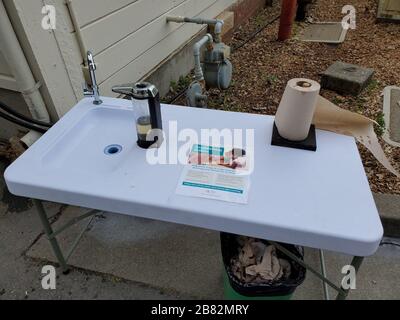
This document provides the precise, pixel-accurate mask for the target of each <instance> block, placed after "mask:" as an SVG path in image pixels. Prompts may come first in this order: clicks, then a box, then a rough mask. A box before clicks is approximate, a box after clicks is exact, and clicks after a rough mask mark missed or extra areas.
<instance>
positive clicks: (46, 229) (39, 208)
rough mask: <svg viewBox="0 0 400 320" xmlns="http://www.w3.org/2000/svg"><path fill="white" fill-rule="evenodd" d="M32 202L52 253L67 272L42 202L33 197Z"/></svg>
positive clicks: (66, 266)
mask: <svg viewBox="0 0 400 320" xmlns="http://www.w3.org/2000/svg"><path fill="white" fill-rule="evenodd" d="M33 203H34V205H35V206H36V209H37V211H38V214H39V217H40V220H41V221H42V225H43V230H44V232H45V234H46V236H47V239H48V240H49V241H50V244H51V247H52V249H53V251H54V254H55V256H56V258H57V260H58V263H59V264H60V267H61V269H62V271H63V273H64V274H67V273H68V272H69V267H68V265H67V262H66V260H65V258H64V255H63V253H62V251H61V248H60V245H59V244H58V241H57V239H56V238H55V237H53V229H52V227H51V225H50V222H49V220H48V219H47V215H46V211H45V209H44V207H43V204H42V202H41V201H39V200H35V199H34V200H33Z"/></svg>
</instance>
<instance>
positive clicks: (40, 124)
mask: <svg viewBox="0 0 400 320" xmlns="http://www.w3.org/2000/svg"><path fill="white" fill-rule="evenodd" d="M0 108H1V109H3V110H4V111H6V112H8V113H10V114H12V115H13V116H14V117H16V118H18V119H20V120H23V121H26V122H28V123H31V124H33V125H38V126H41V127H47V128H50V127H52V126H53V124H51V123H46V122H43V121H39V120H35V119H32V118H29V117H27V116H25V115H23V114H21V113H19V112H17V111H15V110H14V109H12V108H10V107H9V106H7V105H6V104H4V103H2V102H1V101H0Z"/></svg>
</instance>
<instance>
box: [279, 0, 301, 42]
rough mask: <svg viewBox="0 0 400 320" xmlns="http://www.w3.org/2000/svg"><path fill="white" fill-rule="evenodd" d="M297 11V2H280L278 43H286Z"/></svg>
mask: <svg viewBox="0 0 400 320" xmlns="http://www.w3.org/2000/svg"><path fill="white" fill-rule="evenodd" d="M296 11H297V0H282V11H281V22H280V26H279V34H278V40H279V41H286V40H287V39H289V38H290V36H291V34H292V28H293V22H294V18H295V16H296Z"/></svg>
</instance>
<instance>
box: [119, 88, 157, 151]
mask: <svg viewBox="0 0 400 320" xmlns="http://www.w3.org/2000/svg"><path fill="white" fill-rule="evenodd" d="M112 91H113V92H115V93H119V94H123V95H125V96H129V97H131V99H132V100H147V102H148V104H147V106H146V105H144V104H134V106H133V110H134V114H135V121H136V130H137V134H138V141H137V144H138V146H139V147H141V148H143V149H150V148H159V147H160V146H161V145H162V143H163V141H164V136H163V132H162V129H163V127H162V117H161V104H160V93H159V92H158V89H157V88H156V87H155V86H154V85H153V84H151V83H148V82H138V83H135V84H126V85H120V86H115V87H113V88H112Z"/></svg>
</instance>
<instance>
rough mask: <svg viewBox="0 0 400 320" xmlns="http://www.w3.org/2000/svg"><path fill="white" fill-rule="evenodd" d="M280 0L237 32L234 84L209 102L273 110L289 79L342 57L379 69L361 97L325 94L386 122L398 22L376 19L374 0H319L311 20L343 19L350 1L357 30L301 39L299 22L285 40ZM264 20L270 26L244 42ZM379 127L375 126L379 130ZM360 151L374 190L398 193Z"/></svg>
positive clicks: (397, 152) (393, 153) (398, 79)
mask: <svg viewBox="0 0 400 320" xmlns="http://www.w3.org/2000/svg"><path fill="white" fill-rule="evenodd" d="M279 2H280V1H276V0H275V1H274V6H273V7H272V8H270V7H267V8H266V9H265V10H264V11H263V12H261V13H260V14H259V15H258V16H256V17H254V18H252V19H251V20H250V21H249V22H248V23H247V24H246V25H244V26H242V27H240V28H239V29H238V30H237V31H236V32H235V34H234V37H233V40H232V42H231V43H230V45H231V46H232V48H233V49H234V52H233V54H232V57H231V60H232V63H233V65H234V68H235V70H234V79H233V84H232V86H231V87H230V88H229V89H228V90H226V91H224V92H220V91H219V90H210V91H209V95H210V101H209V107H210V108H213V109H220V110H230V111H240V112H251V113H259V114H268V115H274V114H275V113H276V110H277V107H278V106H279V103H280V99H281V96H282V94H283V92H284V90H285V87H286V84H287V81H288V80H290V79H292V78H299V77H305V78H310V79H314V80H317V81H319V80H320V73H321V72H323V71H325V70H326V69H327V68H328V67H329V66H330V65H331V64H332V63H334V62H335V61H337V60H340V61H343V62H348V63H353V64H357V65H360V66H363V67H368V68H373V69H374V70H375V71H376V74H375V76H374V79H373V81H372V82H371V84H370V86H369V87H368V88H367V89H365V90H364V91H363V93H362V94H361V95H360V96H358V97H352V96H341V95H339V94H337V93H335V92H332V91H327V90H323V91H322V95H323V96H324V97H326V98H328V99H329V100H331V101H332V102H334V103H335V104H337V105H338V106H340V107H342V108H345V109H348V110H351V111H353V112H358V113H360V114H363V115H365V116H367V117H369V118H371V119H374V120H377V121H378V122H379V123H382V112H383V97H382V91H383V89H384V88H385V87H386V86H388V85H398V86H399V85H400V25H399V24H382V23H379V24H377V23H376V14H377V2H378V1H376V0H351V1H349V0H335V1H332V0H317V2H316V4H314V5H312V6H311V8H310V11H309V17H308V19H307V21H309V22H311V21H313V22H316V21H342V19H343V17H344V14H342V8H343V6H344V5H348V4H351V5H353V6H354V7H355V8H356V10H357V28H356V30H350V31H349V32H348V34H347V39H346V41H345V43H343V44H341V45H339V46H334V45H328V44H322V43H307V42H301V41H299V40H297V37H298V35H299V34H301V32H302V31H303V29H304V27H305V26H306V23H296V25H295V28H294V34H293V38H292V40H290V41H287V42H285V43H282V42H278V41H276V38H277V34H278V29H279V20H275V21H274V19H276V18H277V17H278V16H279V14H280V8H279ZM271 21H274V22H273V23H270V22H271ZM269 23H270V24H269ZM265 25H268V26H267V27H266V28H265V29H264V30H263V31H262V32H260V33H259V34H257V36H256V37H254V39H253V40H252V41H250V42H248V43H246V44H245V45H243V43H244V42H245V40H246V39H248V38H249V37H250V36H251V35H252V34H254V33H255V32H256V31H257V30H260V29H261V28H262V27H263V26H265ZM238 47H240V48H239V49H237V50H235V48H238ZM184 100H185V99H184V98H183V99H180V101H178V104H184V103H185V101H184ZM381 131H382V130H381V129H379V128H377V132H381ZM381 143H382V145H383V146H384V149H385V151H386V154H387V155H388V156H389V158H390V160H391V161H392V162H393V164H394V165H395V167H396V168H398V169H400V149H399V148H394V147H391V146H389V145H387V144H386V143H385V142H384V141H383V140H382V141H381ZM360 151H361V154H362V158H363V162H364V165H365V169H366V172H367V175H368V178H369V181H370V184H371V188H372V190H373V191H374V192H376V193H392V194H393V193H394V194H400V179H397V178H396V177H395V176H394V175H392V174H390V173H389V172H388V171H386V169H385V168H383V167H382V166H381V165H380V164H379V162H377V161H376V160H375V158H374V157H373V156H371V155H370V153H369V152H368V151H367V150H366V149H365V148H364V147H363V146H361V145H360Z"/></svg>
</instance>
